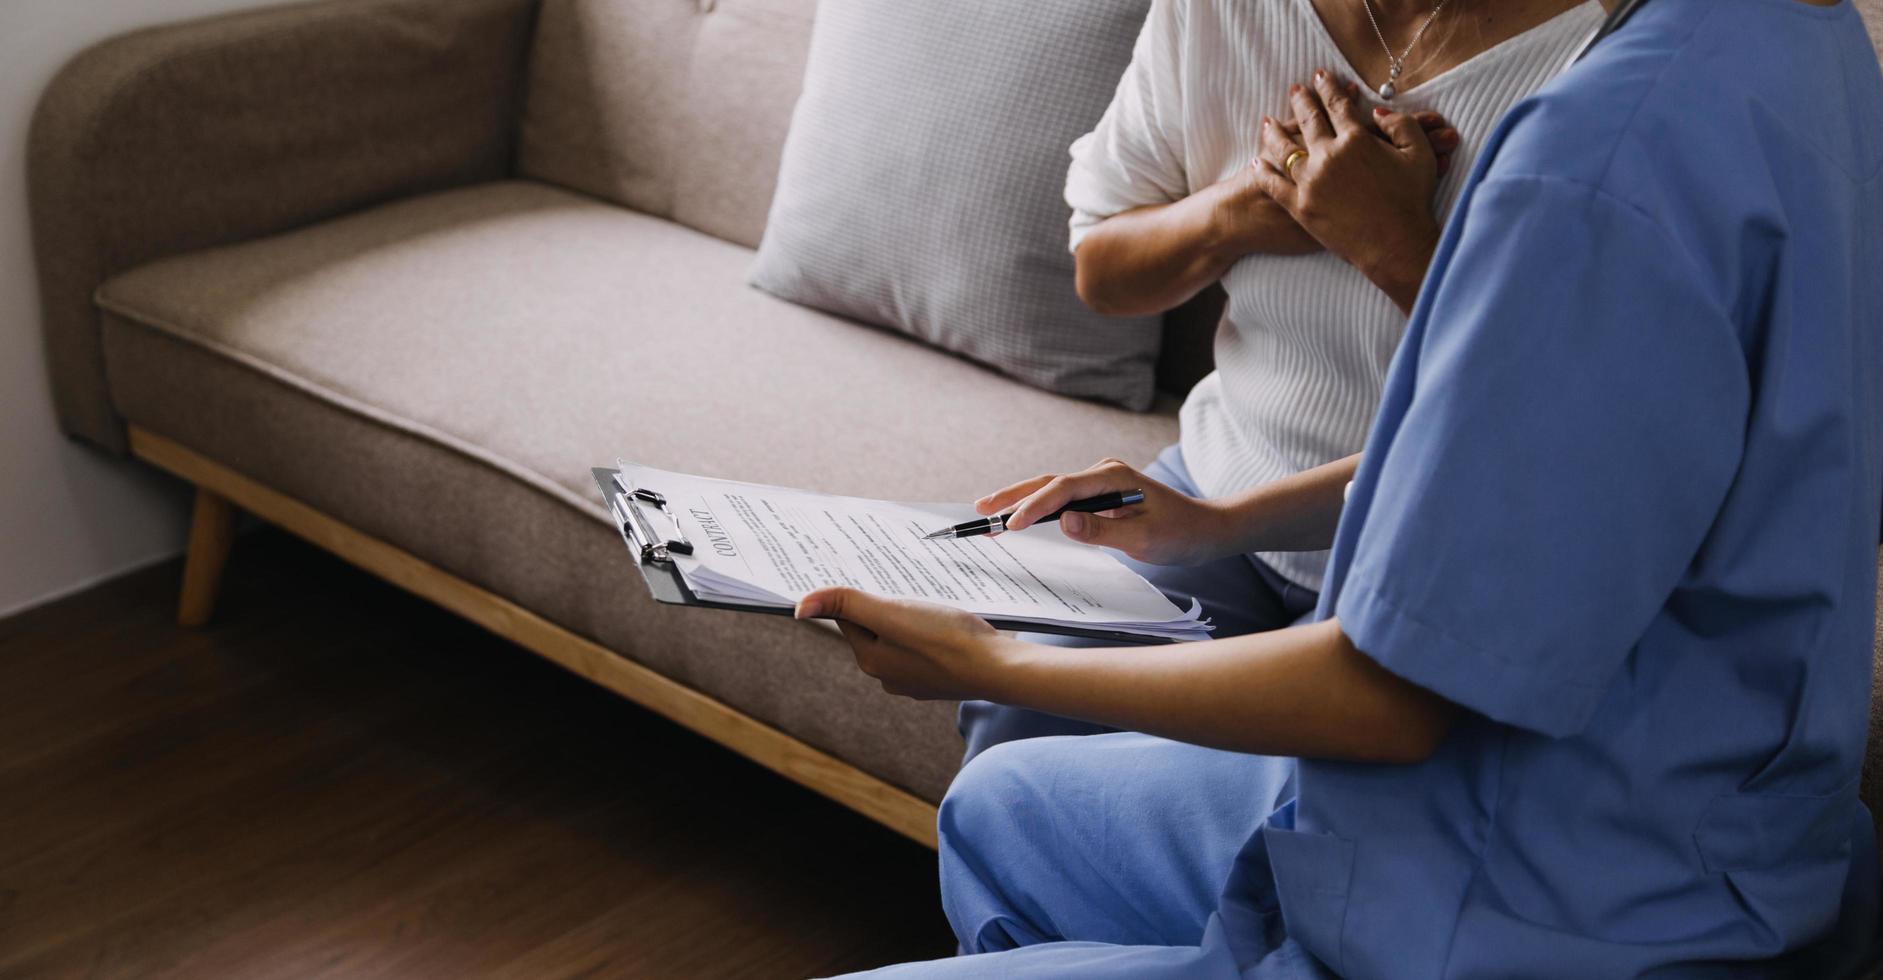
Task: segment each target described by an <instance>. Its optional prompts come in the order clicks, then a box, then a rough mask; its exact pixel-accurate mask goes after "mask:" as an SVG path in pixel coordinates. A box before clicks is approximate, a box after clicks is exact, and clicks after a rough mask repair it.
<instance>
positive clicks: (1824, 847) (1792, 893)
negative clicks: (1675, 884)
mask: <svg viewBox="0 0 1883 980" xmlns="http://www.w3.org/2000/svg"><path fill="white" fill-rule="evenodd" d="M1859 805H1860V804H1859V803H1858V802H1857V781H1856V780H1852V781H1851V782H1850V783H1849V784H1848V785H1846V786H1845V787H1843V788H1842V789H1839V790H1838V791H1836V792H1834V793H1829V794H1826V795H1823V796H1788V795H1780V794H1776V793H1727V794H1724V795H1721V796H1718V797H1715V798H1714V799H1713V802H1712V803H1711V804H1709V805H1708V806H1707V808H1706V812H1705V813H1704V814H1702V815H1701V818H1700V823H1699V825H1698V826H1696V827H1695V828H1694V832H1693V841H1694V844H1695V845H1696V846H1697V847H1698V848H1699V851H1700V859H1701V860H1702V861H1703V862H1705V866H1706V870H1707V872H1708V873H1710V874H1720V875H1725V876H1726V879H1727V880H1728V881H1729V882H1730V883H1731V884H1732V887H1733V889H1734V890H1735V891H1737V892H1738V893H1739V896H1740V898H1741V900H1742V901H1744V903H1745V904H1746V906H1747V907H1748V908H1749V909H1750V910H1751V911H1753V912H1754V913H1755V914H1757V915H1758V916H1759V918H1760V919H1761V920H1763V921H1764V923H1765V924H1766V925H1767V926H1768V927H1770V928H1771V929H1772V930H1773V931H1774V932H1775V933H1776V934H1777V935H1779V936H1781V937H1783V938H1785V939H1786V940H1788V941H1793V942H1795V941H1797V940H1800V939H1805V938H1809V937H1812V936H1817V935H1821V934H1823V933H1825V932H1826V931H1828V930H1830V929H1831V928H1832V927H1833V926H1834V925H1835V924H1836V922H1837V916H1838V911H1839V904H1840V902H1841V899H1842V896H1843V892H1844V881H1845V878H1846V877H1847V876H1848V874H1849V873H1850V857H1851V839H1850V830H1851V828H1852V827H1854V826H1857V825H1858V820H1857V818H1856V816H1855V814H1856V812H1857V807H1858V806H1859Z"/></svg>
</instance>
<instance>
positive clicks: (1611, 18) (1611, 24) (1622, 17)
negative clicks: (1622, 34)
mask: <svg viewBox="0 0 1883 980" xmlns="http://www.w3.org/2000/svg"><path fill="white" fill-rule="evenodd" d="M1647 2H1648V0H1622V2H1621V3H1620V4H1618V5H1616V7H1615V9H1614V10H1611V11H1609V14H1608V19H1607V20H1604V21H1603V22H1602V27H1601V29H1600V30H1598V31H1596V32H1595V37H1593V38H1591V39H1590V40H1589V43H1588V44H1587V45H1585V46H1584V47H1583V49H1582V54H1581V55H1579V56H1578V57H1577V58H1576V60H1577V61H1581V60H1582V59H1583V58H1587V57H1588V56H1589V52H1591V51H1594V50H1595V46H1596V45H1598V44H1601V43H1602V42H1603V41H1605V40H1607V39H1608V36H1609V35H1610V34H1613V33H1615V32H1616V31H1619V30H1621V26H1622V25H1623V24H1626V23H1628V18H1630V17H1633V16H1634V15H1635V11H1637V10H1640V9H1641V8H1642V6H1643V5H1644V4H1646V3H1647Z"/></svg>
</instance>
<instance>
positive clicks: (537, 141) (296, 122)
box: [29, 0, 1883, 844]
mask: <svg viewBox="0 0 1883 980" xmlns="http://www.w3.org/2000/svg"><path fill="white" fill-rule="evenodd" d="M1864 2H1865V3H1866V4H1868V5H1870V6H1871V7H1872V8H1873V9H1872V11H1871V13H1872V16H1871V18H1870V20H1871V23H1872V24H1873V25H1877V24H1883V14H1879V12H1878V11H1876V10H1875V9H1874V8H1875V7H1876V6H1878V5H1879V0H1864ZM813 12H814V2H813V0H318V2H313V3H305V4H299V5H293V6H285V7H276V8H268V9H263V10H259V11H255V12H248V13H241V14H237V15H231V16H223V17H219V18H214V19H210V20H205V21H198V22H193V23H187V24H181V25H177V26H170V27H163V28H159V29H155V30H150V31H144V32H141V33H137V34H132V35H129V36H126V37H122V38H118V39H115V40H112V41H109V42H107V43H105V44H102V45H100V46H98V47H96V48H94V49H92V50H89V51H87V52H85V53H83V54H81V55H80V56H79V57H78V58H76V59H75V60H74V61H73V62H72V63H71V64H70V65H69V66H68V67H67V68H66V69H65V70H64V71H63V72H62V73H61V74H60V75H59V76H58V77H57V78H56V80H55V81H54V82H53V83H52V85H51V87H50V89H49V90H48V91H47V92H46V94H45V96H44V99H43V102H42V104H41V108H40V111H39V113H38V115H37V117H36V119H35V123H34V127H33V131H32V136H31V145H30V151H29V152H30V156H29V172H30V185H31V187H30V190H31V196H32V214H33V220H34V229H35V236H36V251H37V257H38V264H39V275H40V283H41V289H42V300H43V307H44V331H45V338H46V348H47V351H48V359H49V366H50V371H51V374H52V377H53V380H54V388H55V397H56V399H57V409H58V415H59V418H60V420H61V424H62V425H63V426H64V428H65V429H66V431H67V432H69V433H70V434H71V435H72V436H73V437H75V438H78V439H82V440H84V441H86V442H88V443H90V444H92V445H94V446H96V447H97V448H98V449H99V450H101V451H104V452H108V453H118V454H126V455H129V456H131V457H135V458H136V459H139V460H141V461H143V462H144V463H146V464H149V465H154V466H157V467H159V468H161V469H163V470H166V471H168V472H170V473H173V474H175V475H177V476H178V477H180V478H182V479H184V480H187V481H189V482H190V483H191V484H193V485H195V486H196V488H197V500H196V511H195V517H194V522H193V526H192V530H191V538H190V546H189V559H188V562H187V565H186V569H185V577H184V589H183V596H182V599H181V602H180V606H179V619H180V620H182V621H183V622H185V623H188V624H200V623H202V622H204V621H205V620H207V619H208V617H209V615H210V612H211V610H212V609H213V604H214V598H215V592H216V585H217V583H218V581H219V579H220V577H221V575H222V573H223V569H224V566H225V562H226V560H227V557H228V555H229V553H230V550H231V548H232V546H233V543H232V535H231V533H230V529H231V527H232V523H231V522H232V520H233V517H234V514H235V513H236V512H237V511H246V512H249V513H252V514H254V515H255V516H257V517H259V518H260V519H262V520H264V521H267V522H270V523H273V524H276V525H279V526H281V527H283V528H285V529H287V530H288V531H290V532H293V533H295V534H297V535H300V536H302V537H304V538H307V539H308V540H310V541H312V542H314V543H315V544H317V545H320V546H322V547H324V548H327V549H329V550H331V551H333V552H335V553H336V554H339V555H340V556H342V557H344V558H346V559H347V560H349V561H351V562H353V563H355V564H357V565H359V566H360V567H362V568H364V569H366V570H367V571H369V572H372V573H374V574H376V575H380V576H382V577H384V578H386V579H388V580H390V581H392V582H395V583H397V584H399V585H401V586H403V587H405V588H408V589H410V590H412V591H413V592H416V593H418V594H420V595H422V596H425V597H427V598H428V599H431V600H433V601H435V602H438V603H440V604H442V605H444V606H446V607H448V608H451V609H453V610H454V611H456V612H458V613H460V614H462V615H464V616H467V617H469V618H471V619H473V620H475V621H476V622H479V623H481V624H483V625H484V626H486V627H488V628H490V629H491V630H493V631H495V632H497V633H499V634H502V635H504V636H506V637H509V638H511V639H513V640H515V641H516V642H517V643H518V644H520V645H521V646H522V647H524V648H526V649H528V650H530V651H532V652H534V653H536V654H538V655H541V656H544V657H547V658H549V659H551V660H553V661H555V662H556V663H558V664H561V665H562V666H564V667H566V668H568V669H570V670H573V671H575V672H577V673H579V674H581V675H582V676H584V677H586V678H589V679H590V680H592V681H594V682H596V683H598V684H602V685H604V686H606V687H608V688H610V689H612V690H614V691H616V692H619V693H620V694H621V695H623V696H625V697H628V698H630V699H633V700H635V701H637V702H639V703H641V704H643V705H645V706H647V707H648V708H650V709H651V710H654V711H656V712H660V713H662V714H664V715H666V716H668V717H670V718H672V719H673V720H674V721H676V722H678V723H679V724H680V725H683V726H686V727H688V728H691V729H693V730H695V731H697V732H700V733H702V734H704V735H706V736H707V737H710V738H713V739H716V740H718V741H720V742H722V743H724V744H726V745H727V746H729V747H731V748H733V749H734V750H736V751H738V752H740V753H743V754H744V755H746V756H748V757H750V758H751V759H753V760H755V761H757V762H758V763H760V764H761V765H764V766H767V767H769V768H771V769H773V770H775V771H776V772H778V773H780V774H782V775H784V776H785V777H787V778H790V779H794V780H796V781H798V782H800V783H802V784H804V785H806V786H809V787H811V788H813V789H815V790H817V791H819V792H822V793H824V794H826V795H828V796H830V797H831V798H833V799H835V800H836V801H838V802H840V803H843V804H845V805H847V806H850V807H852V808H854V809H856V810H858V811H860V812H862V813H864V814H866V815H868V816H870V817H872V818H874V819H876V820H878V821H881V822H882V823H883V824H885V825H887V826H889V827H892V828H894V829H895V830H898V831H900V832H902V833H904V834H906V835H908V836H909V837H911V838H914V839H916V840H918V841H923V842H926V843H930V844H932V843H933V841H934V834H935V830H934V815H935V804H936V802H937V801H938V800H939V799H940V798H941V795H942V793H943V791H944V790H945V788H946V787H947V785H948V783H949V780H950V778H951V777H952V776H953V774H954V772H955V770H956V767H957V764H958V760H959V757H960V754H961V748H962V746H961V742H960V739H959V736H958V735H957V733H956V731H955V728H954V719H953V715H954V705H952V704H945V703H918V702H913V701H907V700H902V699H898V698H893V697H889V696H887V695H885V694H883V693H882V692H881V691H880V690H879V689H878V688H877V686H876V685H875V683H874V682H873V681H871V680H869V679H868V678H866V677H865V676H863V675H862V674H861V673H859V672H858V671H857V670H856V669H855V667H854V665H853V664H852V662H851V659H850V657H849V654H848V651H847V649H846V648H845V647H844V645H843V644H842V643H841V642H840V640H839V639H838V637H837V636H836V635H835V633H834V631H832V630H830V629H828V628H827V627H825V626H822V625H818V624H809V623H799V622H793V621H791V620H789V619H785V618H777V617H768V616H751V615H733V614H728V613H723V612H713V611H705V610H693V609H681V608H674V607H667V606H660V605H657V604H656V603H654V602H653V601H651V600H650V599H649V597H648V595H647V590H646V589H645V588H644V586H643V585H642V583H641V581H640V578H639V576H638V574H637V573H636V571H635V569H634V568H633V567H632V565H631V562H630V560H629V558H628V556H627V554H626V552H625V550H624V548H623V545H622V542H621V539H620V537H619V535H618V534H617V532H616V529H615V528H614V527H612V526H611V524H610V522H609V520H608V517H607V514H606V511H605V510H604V508H603V506H602V503H601V501H600V500H599V498H598V496H597V494H596V493H595V489H594V486H593V484H592V482H591V481H590V477H589V475H588V473H589V468H590V467H591V466H594V465H599V464H606V463H608V462H610V461H612V460H613V459H614V458H615V457H616V456H617V455H622V456H630V457H632V458H634V459H635V460H637V461H639V462H642V463H646V464H649V465H653V466H658V467H665V468H671V469H678V470H684V471H689V472H697V473H702V474H708V475H720V476H727V477H733V478H737V479H742V480H750V481H756V482H764V483H776V484H785V485H791V486H801V487H810V488H815V489H820V490H827V491H833V492H841V493H848V494H856V495H864V496H875V497H885V498H898V499H936V498H944V499H964V500H965V499H972V498H974V497H977V496H979V495H980V494H982V493H984V492H986V491H988V490H990V489H992V488H994V487H996V486H1000V485H1003V484H1005V483H1007V482H1010V481H1012V480H1015V479H1018V478H1023V477H1026V476H1030V475H1033V474H1035V473H1038V472H1042V471H1053V470H1064V469H1069V468H1077V467H1083V466H1085V465H1089V464H1090V463H1092V462H1093V461H1094V460H1096V459H1098V458H1100V457H1103V456H1108V455H1116V456H1121V457H1125V458H1127V459H1132V460H1135V461H1138V462H1146V461H1148V460H1149V459H1150V458H1151V457H1152V456H1153V455H1154V454H1155V453H1156V451H1157V450H1158V449H1159V448H1160V447H1162V446H1164V445H1166V444H1168V443H1169V442H1171V441H1173V440H1174V438H1175V436H1176V431H1177V423H1176V414H1175V410H1176V406H1177V404H1178V402H1179V399H1180V397H1181V394H1182V393H1183V392H1184V391H1185V390H1187V388H1188V386H1189V385H1190V384H1191V383H1193V382H1194V381H1195V380H1196V379H1197V378H1198V377H1199V376H1200V375H1201V373H1203V371H1205V370H1206V369H1207V357H1208V344H1209V338H1210V336H1211V333H1212V331H1213V330H1214V328H1215V325H1216V321H1217V317H1218V315H1219V312H1220V306H1219V305H1218V304H1219V297H1213V296H1210V295H1205V296H1204V297H1200V298H1199V299H1198V300H1197V301H1194V302H1193V303H1191V304H1189V305H1187V306H1186V307H1184V308H1182V309H1180V310H1178V311H1176V312H1174V313H1172V314H1170V315H1169V316H1168V317H1167V318H1166V322H1165V324H1164V342H1163V350H1162V354H1161V355H1160V359H1159V363H1158V380H1159V387H1160V389H1161V393H1160V395H1159V397H1158V401H1157V404H1156V405H1155V406H1154V407H1153V409H1152V410H1151V411H1149V412H1144V413H1139V412H1132V411H1126V410H1123V409H1119V408H1113V407H1107V406H1104V405H1100V404H1097V403H1094V402H1090V401H1084V400H1079V399H1075V398H1068V397H1064V396H1060V395H1055V394H1050V393H1047V392H1044V391H1041V390H1037V389H1034V388H1031V387H1028V386H1025V385H1022V384H1020V383H1017V382H1015V381H1013V380H1010V379H1009V378H1007V377H1004V376H1002V375H1001V374H1000V373H998V372H995V371H992V370H989V369H987V368H985V367H982V366H980V365H977V364H973V363H970V362H968V361H966V360H964V359H962V358H960V357H956V356H953V355H950V354H947V353H944V352H942V351H939V350H936V349H933V348H930V347H927V346H924V345H922V344H920V343H918V342H916V341H913V340H910V339H908V338H906V337H903V336H899V335H896V334H894V333H891V332H888V331H884V330H880V329H876V328H874V327H871V326H867V325H863V324H859V323H855V322H850V321H848V320H845V319H842V318H839V317H836V316H832V315H828V314H824V313H820V312H816V311H813V310H811V309H807V308H805V307H801V306H796V305H792V304H790V303H786V302H783V301H780V300H777V299H774V298H772V297H770V296H767V295H765V294H763V293H760V292H758V291H756V290H754V289H752V288H750V287H748V286H747V285H746V284H745V279H746V273H747V269H748V266H749V265H750V264H751V262H752V258H753V254H754V253H753V249H754V248H755V247H756V246H757V245H758V243H759V240H760V237H761V235H762V234H763V232H764V228H765V221H766V216H767V209H768V205H769V202H770V200H771V197H772V191H773V188H774V181H775V174H776V171H777V169H778V164H779V160H780V154H781V147H782V145H783V142H784V139H785V137H786V132H787V128H788V125H789V122H790V119H791V114H792V108H793V103H794V100H795V99H796V96H797V93H798V90H799V85H800V79H801V76H802V73H803V71H804V65H805V58H806V44H807V39H808V37H809V33H810V28H811V23H812V15H813ZM570 114H575V119H576V120H577V122H578V125H573V126H572V125H566V124H563V125H549V124H545V123H544V120H545V119H555V118H559V119H561V120H562V121H563V123H567V122H568V120H569V118H570ZM570 133H579V134H582V135H581V137H580V138H570V137H569V134H570ZM572 175H578V176H572ZM866 190H867V189H864V191H865V192H866ZM1016 420H1025V424H1023V425H1016V424H1013V423H1014V422H1015V421H1016ZM944 422H945V424H943V423H944ZM964 430H966V431H990V432H999V433H1001V437H1000V438H998V439H975V440H962V439H959V438H957V437H956V436H955V435H954V433H957V432H960V431H964ZM1879 635H1880V637H1883V633H1880V634H1879ZM1878 649H1879V651H1883V643H1880V644H1879V648H1878ZM492 709H493V710H502V706H501V705H492ZM648 748H651V747H648ZM1870 762H1871V766H1870V771H1869V776H1870V779H1869V781H1868V783H1867V786H1866V790H1867V794H1868V795H1867V799H1869V800H1870V801H1871V805H1872V808H1873V809H1876V810H1878V811H1879V812H1883V808H1878V806H1877V804H1878V802H1879V800H1878V796H1877V790H1878V785H1877V783H1878V778H1877V777H1878V776H1880V775H1883V771H1879V770H1883V746H1879V745H1878V744H1877V743H1876V742H1875V741H1873V743H1872V746H1871V754H1870Z"/></svg>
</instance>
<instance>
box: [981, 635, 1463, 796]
mask: <svg viewBox="0 0 1883 980" xmlns="http://www.w3.org/2000/svg"><path fill="white" fill-rule="evenodd" d="M989 680H990V682H991V683H992V686H993V689H992V690H990V691H989V692H988V695H989V696H990V697H991V698H992V699H993V700H996V701H999V702H1001V703H1003V704H1011V705H1016V706H1020V707H1026V708H1032V709H1034V710H1037V711H1045V712H1048V713H1051V714H1056V715H1062V716H1067V717H1072V718H1082V719H1085V720H1087V721H1093V722H1097V723H1100V724H1104V725H1110V726H1113V727H1116V728H1120V729H1123V730H1126V731H1139V732H1145V733H1148V734H1152V735H1160V736H1163V737H1165V738H1172V739H1177V740H1178V741H1183V742H1190V743H1193V744H1196V745H1205V746H1210V747H1213V748H1220V749H1228V750H1230V751H1235V752H1252V753H1257V754H1261V755H1281V756H1295V757H1305V758H1314V759H1344V760H1352V761H1365V762H1389V763H1413V762H1420V761H1423V760H1424V759H1426V758H1428V757H1429V756H1430V755H1431V754H1432V752H1433V751H1435V750H1436V749H1437V747H1438V745H1439V743H1440V742H1441V741H1442V740H1443V739H1444V737H1445V734H1446V732H1448V731H1449V730H1450V728H1451V724H1452V721H1453V718H1454V716H1455V714H1456V712H1457V709H1456V708H1455V707H1454V706H1453V705H1452V704H1451V703H1450V702H1448V701H1446V700H1444V699H1443V698H1440V697H1439V696H1438V695H1436V694H1433V693H1431V692H1430V691H1427V690H1425V689H1424V688H1421V687H1418V686H1416V685H1414V684H1412V683H1410V682H1407V681H1405V680H1402V679H1400V678H1399V677H1398V676H1396V675H1394V674H1392V673H1390V672H1388V671H1387V670H1386V669H1385V668H1383V667H1381V666H1379V665H1378V664H1377V663H1375V662H1374V661H1373V660H1372V659H1371V658H1369V657H1368V656H1366V655H1365V654H1363V653H1361V652H1360V651H1359V650H1357V649H1355V648H1354V646H1353V644H1352V642H1351V641H1349V640H1348V639H1347V636H1346V634H1345V633H1343V632H1341V629H1340V623H1339V621H1338V620H1330V621H1328V622H1323V623H1315V624H1313V625H1310V626H1297V627H1293V628H1291V629H1285V630H1277V631H1275V632H1272V633H1255V634H1250V635H1247V636H1238V637H1231V638H1228V639H1223V640H1215V641H1212V642H1209V643H1198V644H1194V645H1187V646H1181V647H1176V648H1172V647H1167V646H1165V647H1132V648H1125V649H1076V648H1074V649H1068V648H1065V647H1045V646H1036V645H1034V644H1017V645H1014V646H1011V647H1008V648H1007V649H1006V652H1005V655H1004V656H1003V658H1002V664H1001V667H1000V669H999V670H998V671H996V676H995V677H991V678H989Z"/></svg>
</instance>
